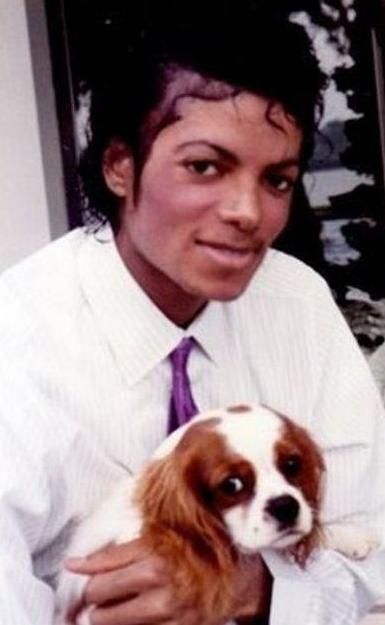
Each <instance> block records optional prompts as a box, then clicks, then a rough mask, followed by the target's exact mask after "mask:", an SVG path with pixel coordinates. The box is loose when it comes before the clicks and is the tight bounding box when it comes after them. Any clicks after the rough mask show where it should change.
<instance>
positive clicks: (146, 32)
mask: <svg viewBox="0 0 385 625" xmlns="http://www.w3.org/2000/svg"><path fill="white" fill-rule="evenodd" d="M106 5H108V8H103V3H101V2H99V3H98V7H99V13H98V20H97V24H99V28H97V29H96V30H95V37H94V44H96V45H94V47H93V50H92V55H93V59H92V67H93V68H94V70H93V71H92V72H89V74H88V76H87V79H86V81H85V83H84V88H85V89H87V90H90V92H91V95H92V97H91V110H90V142H89V145H88V147H87V148H86V150H85V151H84V153H83V155H82V158H81V162H80V172H81V176H82V180H83V190H84V193H85V196H86V198H87V205H88V214H89V215H93V216H95V215H96V216H97V217H98V218H99V219H100V218H101V219H102V220H103V219H104V220H108V221H109V222H110V223H111V224H112V225H113V226H114V227H118V221H117V220H118V204H117V198H116V197H115V196H114V195H113V194H112V193H111V192H110V191H109V189H108V188H107V187H106V185H105V182H104V179H103V175H102V169H101V163H102V157H103V153H104V151H105V149H106V148H107V147H108V145H109V144H110V142H111V140H112V139H119V140H121V141H123V142H124V143H126V144H127V145H128V146H129V148H130V150H131V153H132V155H133V159H134V163H135V176H136V180H138V179H139V178H140V173H141V168H142V166H143V163H144V162H145V160H146V157H147V156H148V151H149V149H150V147H151V142H152V141H153V140H154V138H155V137H156V134H157V132H159V131H160V129H161V128H162V127H164V126H165V125H167V124H168V123H171V122H172V121H173V117H172V109H171V110H170V109H167V110H165V111H164V112H163V113H164V114H163V115H161V116H158V117H160V119H159V120H158V123H157V124H156V127H153V128H150V127H149V123H148V121H149V118H150V114H151V113H153V112H154V111H156V110H157V109H159V107H161V105H162V102H163V101H164V99H165V94H166V91H167V87H168V86H169V85H170V83H171V82H172V80H173V76H174V75H175V70H177V69H178V68H179V69H184V70H190V71H191V72H194V73H196V74H199V75H200V77H201V78H202V79H203V80H201V81H200V87H199V86H198V87H197V88H195V91H194V93H188V94H189V95H198V96H200V97H207V98H211V99H212V98H215V97H216V98H218V99H221V98H223V97H226V95H228V93H227V92H226V89H224V91H223V92H221V90H220V89H219V90H215V89H210V84H211V85H213V84H214V83H216V84H218V81H219V82H220V83H222V84H224V85H227V86H231V88H232V89H233V90H234V92H237V91H240V90H246V91H249V92H251V93H255V94H257V95H261V96H263V97H266V98H268V99H269V100H271V101H272V102H279V103H281V104H282V105H283V107H284V109H285V111H286V112H287V113H288V114H290V115H291V116H293V117H294V118H295V120H296V122H297V124H298V125H299V127H300V128H301V130H302V132H303V150H302V158H303V161H305V159H306V158H307V157H308V156H309V154H310V153H311V150H312V145H313V136H314V130H315V127H316V124H317V120H318V117H319V114H320V107H321V99H320V94H321V91H322V87H323V85H324V76H323V74H322V72H321V71H320V68H319V65H318V61H317V59H316V57H315V55H314V53H313V50H312V46H311V42H310V40H309V38H308V36H307V35H306V33H305V31H304V29H303V28H302V27H301V26H299V25H297V24H295V23H293V22H292V21H290V20H289V14H288V9H289V5H290V2H288V1H287V0H286V1H283V0H191V1H190V2H188V1H184V2H181V1H180V0H162V1H159V0H147V1H142V2H141V3H140V8H138V7H137V9H136V11H135V13H134V11H133V5H132V3H131V2H128V1H127V0H126V1H124V0H114V1H112V0H109V2H107V3H106ZM186 95H187V93H186ZM174 119H175V118H174Z"/></svg>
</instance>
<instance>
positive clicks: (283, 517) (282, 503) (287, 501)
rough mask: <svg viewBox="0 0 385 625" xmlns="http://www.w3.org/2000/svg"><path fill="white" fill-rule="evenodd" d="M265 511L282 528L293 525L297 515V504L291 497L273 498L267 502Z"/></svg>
mask: <svg viewBox="0 0 385 625" xmlns="http://www.w3.org/2000/svg"><path fill="white" fill-rule="evenodd" d="M266 511H267V512H268V513H269V514H270V516H272V517H273V518H274V519H276V520H277V521H279V522H280V523H281V524H282V526H283V527H290V525H294V523H295V521H296V520H297V517H298V513H299V503H298V501H297V500H296V499H295V498H294V497H292V496H291V495H281V497H274V498H273V499H270V500H269V501H268V502H267V505H266Z"/></svg>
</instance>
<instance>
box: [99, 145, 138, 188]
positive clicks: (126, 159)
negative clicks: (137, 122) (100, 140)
mask: <svg viewBox="0 0 385 625" xmlns="http://www.w3.org/2000/svg"><path fill="white" fill-rule="evenodd" d="M102 170H103V175H104V180H105V182H106V185H107V187H108V188H109V189H110V191H112V193H114V194H115V195H117V196H118V197H119V198H126V197H127V195H130V196H131V194H132V189H133V182H134V164H133V159H132V154H131V151H130V149H129V148H128V146H127V145H126V144H125V143H124V142H123V141H119V140H118V139H113V140H112V141H111V142H110V144H109V146H108V147H107V148H106V150H105V151H104V153H103V161H102Z"/></svg>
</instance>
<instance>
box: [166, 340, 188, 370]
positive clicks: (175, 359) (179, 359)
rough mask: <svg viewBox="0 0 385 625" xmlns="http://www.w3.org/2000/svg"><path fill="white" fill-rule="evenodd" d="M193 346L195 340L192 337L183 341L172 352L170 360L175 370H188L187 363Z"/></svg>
mask: <svg viewBox="0 0 385 625" xmlns="http://www.w3.org/2000/svg"><path fill="white" fill-rule="evenodd" d="M193 345H194V339H193V338H192V337H191V336H189V337H185V338H183V339H182V340H181V342H180V343H179V345H178V346H177V347H176V348H175V349H174V350H173V351H172V352H171V354H170V360H171V362H172V365H173V368H174V369H176V370H177V371H178V370H183V369H185V368H186V363H187V360H188V357H189V355H190V352H191V350H192V348H193Z"/></svg>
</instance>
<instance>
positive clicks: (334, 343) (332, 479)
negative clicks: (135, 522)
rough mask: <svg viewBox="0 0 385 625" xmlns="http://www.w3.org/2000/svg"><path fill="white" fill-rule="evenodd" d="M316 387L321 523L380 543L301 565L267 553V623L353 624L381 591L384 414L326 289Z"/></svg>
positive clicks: (384, 580) (318, 307) (316, 336)
mask: <svg viewBox="0 0 385 625" xmlns="http://www.w3.org/2000/svg"><path fill="white" fill-rule="evenodd" d="M304 331H308V332H309V333H310V334H313V339H311V337H310V336H309V343H310V344H312V345H313V349H314V352H313V357H314V360H315V361H318V363H319V376H318V380H319V383H318V390H317V396H316V397H315V400H314V406H313V408H312V411H311V412H312V423H310V424H309V427H310V430H311V431H312V432H313V435H314V436H315V438H316V439H317V440H318V442H319V444H320V446H321V448H322V450H323V454H324V458H325V463H326V485H325V497H324V502H323V508H322V514H321V520H322V521H323V523H326V524H328V523H353V524H357V525H359V526H360V527H362V528H363V529H364V530H366V529H367V530H370V531H374V532H375V533H376V536H377V537H378V538H379V540H380V541H381V542H382V547H381V546H380V548H379V549H378V550H375V551H374V552H373V553H371V554H370V555H369V556H368V557H367V558H366V559H364V560H362V561H358V560H352V559H350V558H348V557H346V556H344V555H342V554H341V553H339V552H338V551H332V550H328V549H320V550H319V551H317V552H316V553H314V555H313V556H312V557H311V559H310V560H309V561H308V563H307V564H306V566H305V568H301V567H299V566H296V565H293V564H291V563H289V562H288V561H287V560H285V558H284V557H283V556H280V555H279V554H277V553H274V552H269V553H266V554H265V560H266V563H267V565H268V567H269V568H270V570H271V572H272V575H273V577H274V586H273V599H272V606H271V618H270V623H271V625H298V624H299V623H306V625H357V624H358V623H359V621H360V619H361V618H362V616H363V615H364V614H366V613H367V612H368V611H369V610H370V609H371V607H372V606H373V604H374V603H375V602H376V601H377V600H378V599H379V598H380V597H381V596H385V551H384V546H383V545H384V543H385V540H384V534H385V489H384V484H385V455H384V449H385V418H384V410H383V406H382V402H381V400H380V397H379V394H378V392H377V389H376V387H375V383H374V381H373V379H372V377H371V374H370V372H369V368H368V366H367V363H366V361H365V358H364V357H363V355H362V353H361V351H360V349H359V348H358V346H357V344H356V342H355V339H354V338H353V336H352V335H351V332H350V330H349V328H348V327H347V325H346V323H345V321H344V320H343V318H342V316H341V314H340V312H339V310H338V309H337V307H336V306H335V305H334V302H332V299H331V296H330V295H329V292H328V290H327V289H325V290H324V291H323V292H322V293H321V295H319V296H318V297H317V298H315V301H314V307H313V312H312V314H311V322H310V324H309V323H308V326H307V329H306V328H305V325H304Z"/></svg>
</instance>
